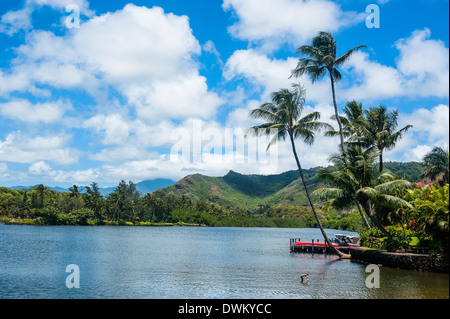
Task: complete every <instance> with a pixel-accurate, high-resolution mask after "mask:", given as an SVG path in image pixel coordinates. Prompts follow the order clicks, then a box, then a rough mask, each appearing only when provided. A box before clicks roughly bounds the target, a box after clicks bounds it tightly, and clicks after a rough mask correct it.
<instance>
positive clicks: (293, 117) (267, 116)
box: [249, 84, 350, 258]
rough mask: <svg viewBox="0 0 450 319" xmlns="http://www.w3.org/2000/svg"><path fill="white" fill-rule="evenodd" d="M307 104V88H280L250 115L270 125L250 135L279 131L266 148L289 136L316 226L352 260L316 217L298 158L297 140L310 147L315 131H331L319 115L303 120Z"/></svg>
mask: <svg viewBox="0 0 450 319" xmlns="http://www.w3.org/2000/svg"><path fill="white" fill-rule="evenodd" d="M304 103H305V89H304V88H303V86H301V85H298V84H294V85H293V89H292V90H289V89H281V90H279V91H278V92H274V93H272V102H271V103H265V104H263V105H261V106H260V107H259V108H257V109H254V110H253V111H251V113H250V117H252V118H257V119H263V120H266V121H267V122H266V123H264V124H261V125H258V126H254V127H252V128H250V130H249V131H250V132H253V133H255V134H261V135H264V134H265V135H271V134H272V133H273V130H275V131H276V133H277V134H276V135H275V136H274V137H273V138H272V140H271V141H270V142H269V144H268V146H267V149H269V148H270V147H271V146H272V145H274V144H275V143H276V142H277V141H278V140H285V139H286V137H289V139H290V142H291V146H292V152H293V153H294V157H295V161H296V163H297V167H298V171H299V173H300V177H301V180H302V182H303V187H304V188H305V192H306V197H307V198H308V201H309V205H310V206H311V209H312V211H313V213H314V217H315V218H316V221H317V224H318V225H319V228H320V231H321V232H322V235H323V237H324V239H325V241H326V242H327V244H328V245H329V247H330V248H331V249H332V250H333V251H334V253H335V254H337V255H338V256H339V257H340V258H350V255H347V254H344V253H342V252H341V251H339V250H337V249H336V248H335V247H334V246H333V245H332V243H331V241H330V239H329V238H328V236H327V234H326V233H325V230H324V228H323V225H322V223H321V221H320V219H319V217H318V215H317V212H316V209H315V206H314V204H313V202H312V200H311V196H310V193H309V190H308V186H307V184H306V181H305V177H304V174H303V170H302V166H301V164H300V160H299V158H298V155H297V151H296V148H295V142H294V140H295V139H297V138H301V139H302V140H303V141H304V142H305V143H307V144H309V145H311V144H312V143H313V142H314V132H315V131H317V130H320V129H324V128H331V126H330V125H329V124H327V123H323V122H319V121H318V120H319V119H320V113H319V112H313V113H310V114H308V115H306V116H304V117H301V113H302V111H303V107H304Z"/></svg>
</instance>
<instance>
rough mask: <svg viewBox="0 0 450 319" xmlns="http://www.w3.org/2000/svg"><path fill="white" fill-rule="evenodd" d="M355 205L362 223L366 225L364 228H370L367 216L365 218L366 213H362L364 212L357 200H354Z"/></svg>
mask: <svg viewBox="0 0 450 319" xmlns="http://www.w3.org/2000/svg"><path fill="white" fill-rule="evenodd" d="M356 206H357V207H358V210H359V213H360V214H361V218H362V220H363V222H364V225H365V226H366V228H367V229H370V228H372V227H371V226H370V224H369V221H368V220H367V218H366V215H364V212H363V209H362V207H361V204H360V203H359V202H358V201H356Z"/></svg>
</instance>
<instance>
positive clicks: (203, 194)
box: [159, 162, 422, 212]
mask: <svg viewBox="0 0 450 319" xmlns="http://www.w3.org/2000/svg"><path fill="white" fill-rule="evenodd" d="M320 168H321V167H315V168H311V169H306V170H303V172H304V175H305V178H306V182H307V184H308V186H309V189H310V190H311V191H313V190H315V189H316V188H317V187H319V186H320V185H323V182H322V181H321V180H319V179H318V178H317V177H316V176H317V173H318V171H319V169H320ZM385 168H386V169H389V170H391V171H392V172H393V173H395V174H397V175H398V176H399V178H402V179H406V180H409V181H411V182H418V181H419V180H420V177H419V175H420V172H421V171H422V164H421V163H417V162H407V163H399V162H386V163H385ZM329 169H333V167H332V166H330V167H329ZM159 191H162V192H165V193H167V194H174V195H175V196H178V197H181V196H184V197H185V198H186V199H190V200H192V201H210V202H214V203H217V204H219V205H221V206H223V207H228V206H231V207H235V208H242V209H246V210H248V211H252V212H254V211H257V210H258V209H260V208H264V207H265V208H267V207H269V206H270V207H272V206H277V205H288V204H290V205H301V206H308V201H307V198H306V193H305V191H304V188H303V184H302V182H301V179H300V176H299V173H298V171H297V170H292V171H287V172H284V173H281V174H277V175H244V174H240V173H237V172H234V171H230V172H229V173H228V174H226V175H225V176H223V177H211V176H206V175H201V174H193V175H188V176H186V177H184V178H182V179H181V180H179V181H178V182H177V183H175V184H174V185H171V186H169V187H166V188H163V189H161V190H159Z"/></svg>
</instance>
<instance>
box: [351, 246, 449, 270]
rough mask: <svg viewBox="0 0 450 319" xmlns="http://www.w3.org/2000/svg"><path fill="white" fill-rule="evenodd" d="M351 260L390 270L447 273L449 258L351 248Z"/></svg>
mask: <svg viewBox="0 0 450 319" xmlns="http://www.w3.org/2000/svg"><path fill="white" fill-rule="evenodd" d="M349 253H350V255H351V256H352V257H351V259H352V260H355V261H359V262H364V263H369V264H377V265H383V266H387V267H391V268H398V269H407V270H418V271H424V272H438V273H449V256H445V255H442V254H436V255H429V254H413V253H393V252H385V251H380V250H375V249H367V248H363V247H351V248H350V250H349Z"/></svg>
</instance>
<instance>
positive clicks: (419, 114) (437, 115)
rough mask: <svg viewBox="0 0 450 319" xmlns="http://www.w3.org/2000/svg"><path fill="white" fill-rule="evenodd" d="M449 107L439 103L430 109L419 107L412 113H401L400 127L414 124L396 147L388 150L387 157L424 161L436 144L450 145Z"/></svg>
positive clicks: (399, 159)
mask: <svg viewBox="0 0 450 319" xmlns="http://www.w3.org/2000/svg"><path fill="white" fill-rule="evenodd" d="M448 118H449V107H448V105H444V104H439V105H436V106H434V107H432V108H430V109H426V108H418V109H416V110H414V111H413V112H412V113H400V115H399V123H398V127H399V128H401V127H404V126H405V125H408V124H410V125H413V127H412V128H411V129H410V130H409V131H408V132H407V133H406V134H405V135H404V137H403V139H401V140H400V141H399V142H397V144H396V146H395V149H394V150H392V151H389V152H386V159H388V160H397V161H418V162H420V161H422V160H423V156H424V155H425V154H426V153H428V152H429V151H431V149H432V147H434V146H441V147H448V145H449V134H450V132H449V125H448Z"/></svg>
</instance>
